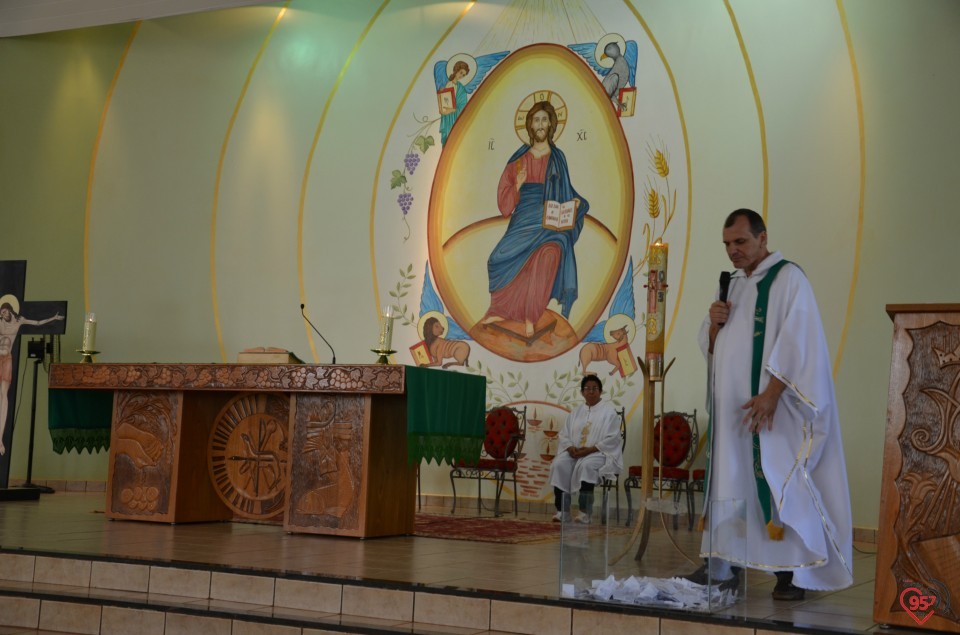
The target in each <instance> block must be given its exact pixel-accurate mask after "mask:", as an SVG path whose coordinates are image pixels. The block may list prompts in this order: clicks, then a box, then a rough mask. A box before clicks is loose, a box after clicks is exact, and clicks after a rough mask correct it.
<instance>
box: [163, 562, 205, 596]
mask: <svg viewBox="0 0 960 635" xmlns="http://www.w3.org/2000/svg"><path fill="white" fill-rule="evenodd" d="M149 591H150V593H151V594H153V593H160V594H163V595H180V596H187V597H193V598H208V597H210V572H209V571H198V570H194V569H179V568H176V567H150V587H149Z"/></svg>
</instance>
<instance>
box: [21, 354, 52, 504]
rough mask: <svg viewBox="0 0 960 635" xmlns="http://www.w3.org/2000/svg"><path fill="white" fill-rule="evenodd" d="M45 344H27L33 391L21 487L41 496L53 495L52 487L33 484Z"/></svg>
mask: <svg viewBox="0 0 960 635" xmlns="http://www.w3.org/2000/svg"><path fill="white" fill-rule="evenodd" d="M38 343H39V344H40V347H39V348H40V350H39V351H38V350H37V346H36V344H38ZM45 344H46V342H44V341H43V340H40V341H39V342H38V341H37V340H30V342H29V343H28V344H27V357H28V358H33V391H32V400H31V403H30V447H29V450H28V451H27V481H26V482H25V483H24V484H23V485H21V487H23V488H27V489H35V490H37V491H38V492H39V493H41V494H53V493H54V491H55V490H54V489H53V488H52V487H47V486H45V485H36V484H34V482H33V440H34V437H35V436H36V429H37V376H38V372H37V371H38V370H39V368H40V364H42V363H43V356H44V355H45V354H46V351H45V350H44V347H45Z"/></svg>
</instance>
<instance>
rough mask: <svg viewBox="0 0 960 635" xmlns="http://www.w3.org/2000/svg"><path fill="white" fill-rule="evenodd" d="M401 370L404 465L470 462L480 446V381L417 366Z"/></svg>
mask: <svg viewBox="0 0 960 635" xmlns="http://www.w3.org/2000/svg"><path fill="white" fill-rule="evenodd" d="M405 372H406V392H407V460H408V462H409V463H410V464H418V463H420V461H422V460H424V459H425V460H426V461H427V462H428V463H429V462H430V461H436V462H437V464H438V465H439V464H441V463H447V464H449V465H453V464H454V463H456V462H457V461H458V460H465V461H468V462H471V461H472V462H476V461H477V459H479V458H480V449H481V448H482V447H483V433H484V410H485V408H486V400H487V381H486V379H484V378H483V377H481V376H479V375H468V374H466V373H456V372H452V371H444V370H435V369H431V368H419V367H417V366H407V367H406V368H405Z"/></svg>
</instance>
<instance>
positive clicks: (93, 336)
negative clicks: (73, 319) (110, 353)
mask: <svg viewBox="0 0 960 635" xmlns="http://www.w3.org/2000/svg"><path fill="white" fill-rule="evenodd" d="M96 340H97V316H96V315H95V314H94V313H92V312H91V313H87V317H86V318H85V319H84V320H83V350H85V351H92V350H93V347H94V345H95V344H96Z"/></svg>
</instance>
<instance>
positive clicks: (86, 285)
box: [83, 20, 142, 313]
mask: <svg viewBox="0 0 960 635" xmlns="http://www.w3.org/2000/svg"><path fill="white" fill-rule="evenodd" d="M141 24H142V21H141V20H137V21H136V22H134V23H133V29H131V31H130V36H129V37H128V38H127V43H126V45H125V46H124V47H123V53H122V54H121V55H120V61H119V62H118V63H117V70H116V71H114V73H113V79H111V80H110V87H109V88H107V96H106V99H105V100H104V102H103V110H102V111H101V112H100V122H99V123H98V124H97V136H96V138H95V139H94V140H93V150H92V151H91V152H90V171H89V172H88V173H87V196H86V199H85V201H84V206H83V311H84V313H88V312H89V311H90V202H91V200H92V198H93V181H94V176H95V174H96V170H97V155H98V154H99V153H100V139H101V138H102V137H103V126H104V125H105V124H106V122H107V112H109V110H110V102H111V101H113V91H114V90H115V89H116V87H117V82H118V81H119V80H120V72H121V71H122V70H123V65H124V64H125V63H126V61H127V54H129V53H130V49H131V48H132V47H133V40H134V39H136V37H137V33H138V32H139V31H140V25H141Z"/></svg>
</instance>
